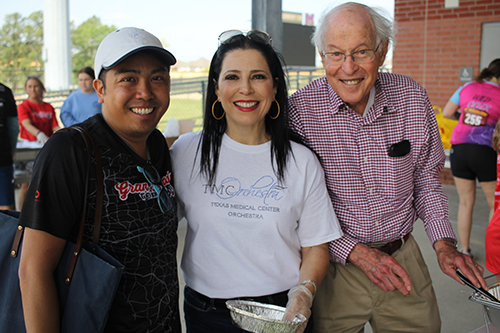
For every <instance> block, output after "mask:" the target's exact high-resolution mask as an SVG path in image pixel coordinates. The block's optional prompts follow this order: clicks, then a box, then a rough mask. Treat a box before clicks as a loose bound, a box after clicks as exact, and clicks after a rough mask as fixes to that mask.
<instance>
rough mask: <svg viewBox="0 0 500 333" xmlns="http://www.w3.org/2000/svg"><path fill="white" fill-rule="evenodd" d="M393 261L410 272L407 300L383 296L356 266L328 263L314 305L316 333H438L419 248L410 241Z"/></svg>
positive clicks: (438, 323)
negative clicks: (366, 330)
mask: <svg viewBox="0 0 500 333" xmlns="http://www.w3.org/2000/svg"><path fill="white" fill-rule="evenodd" d="M392 256H393V258H394V259H396V260H397V261H398V263H399V264H400V265H401V266H402V267H403V268H404V269H405V270H406V271H407V272H408V274H409V275H410V279H411V282H412V285H413V289H412V290H411V292H410V296H408V297H404V296H403V295H402V294H401V293H400V292H399V291H389V292H384V291H382V289H380V288H379V287H377V286H376V285H375V284H374V283H373V282H371V281H370V279H368V277H367V276H366V275H365V274H364V273H363V271H361V269H359V268H358V267H356V266H355V265H352V264H349V265H346V266H343V265H341V264H339V263H330V267H329V268H328V272H327V274H326V276H325V279H324V280H323V282H322V283H321V285H320V286H319V288H318V291H317V293H316V297H315V300H314V304H313V316H314V332H315V333H327V332H336V333H337V332H349V333H351V332H353V333H354V332H363V331H364V326H365V324H366V322H370V325H371V326H372V328H373V331H374V332H381V333H389V332H395V333H401V332H415V333H430V332H439V331H440V328H441V319H440V316H439V310H438V305H437V301H436V296H435V294H434V289H433V288H432V281H431V277H430V275H429V271H428V269H427V266H426V264H425V262H424V259H423V257H422V253H421V252H420V249H419V247H418V245H417V242H416V241H415V239H414V238H413V236H410V238H409V239H408V241H407V242H406V243H405V244H404V245H403V246H402V247H401V248H400V249H399V250H398V251H396V252H394V253H393V254H392Z"/></svg>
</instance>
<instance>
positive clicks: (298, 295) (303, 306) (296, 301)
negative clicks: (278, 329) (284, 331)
mask: <svg viewBox="0 0 500 333" xmlns="http://www.w3.org/2000/svg"><path fill="white" fill-rule="evenodd" d="M312 302H313V295H312V293H311V292H310V291H309V289H307V288H306V286H304V285H298V286H295V287H293V288H292V289H290V291H289V292H288V302H287V303H286V310H285V315H284V316H283V320H292V319H293V318H294V317H295V316H296V315H297V314H298V313H301V314H302V315H304V316H305V317H306V318H307V320H309V317H310V316H311V307H312ZM306 326H307V321H306V322H305V323H304V324H302V325H300V326H299V328H298V329H297V331H296V333H302V332H304V330H305V329H306Z"/></svg>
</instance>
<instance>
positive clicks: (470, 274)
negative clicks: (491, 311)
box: [434, 239, 488, 288]
mask: <svg viewBox="0 0 500 333" xmlns="http://www.w3.org/2000/svg"><path fill="white" fill-rule="evenodd" d="M434 250H435V251H436V255H437V260H438V263H439V267H441V270H442V271H443V273H445V274H446V275H449V276H451V277H452V278H453V279H454V280H456V281H458V282H460V283H461V284H464V283H463V282H462V281H461V280H460V278H459V277H458V275H457V272H456V270H457V268H458V269H460V271H461V272H462V273H463V274H464V275H465V276H466V277H467V278H469V280H470V281H471V282H472V283H473V284H474V285H475V286H477V287H483V288H487V287H488V286H487V284H486V281H485V280H484V278H483V272H484V268H483V267H481V265H479V264H478V263H477V262H475V261H474V260H472V258H471V257H470V256H468V255H466V254H463V253H461V252H460V251H458V250H457V248H456V246H455V244H454V243H452V242H450V241H448V240H444V239H442V240H438V241H436V242H435V243H434Z"/></svg>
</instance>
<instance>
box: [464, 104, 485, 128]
mask: <svg viewBox="0 0 500 333" xmlns="http://www.w3.org/2000/svg"><path fill="white" fill-rule="evenodd" d="M463 112H464V115H463V118H462V122H463V123H464V124H466V125H469V126H484V125H485V124H486V120H487V119H488V112H485V111H481V110H477V109H473V108H465V109H464V111H463Z"/></svg>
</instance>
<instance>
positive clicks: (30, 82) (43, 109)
mask: <svg viewBox="0 0 500 333" xmlns="http://www.w3.org/2000/svg"><path fill="white" fill-rule="evenodd" d="M24 89H25V90H26V93H27V94H28V99H27V100H25V101H24V102H22V103H21V105H19V106H18V108H17V112H18V117H19V125H20V128H19V133H20V136H21V139H24V140H27V141H38V142H39V143H40V144H41V145H43V144H45V142H47V140H48V139H49V137H50V136H52V134H54V133H55V132H56V131H57V130H59V128H60V127H59V124H58V122H57V118H56V113H55V111H54V108H53V107H52V105H50V104H49V103H45V102H44V101H43V93H44V92H45V87H44V85H43V83H42V81H41V80H40V78H39V77H36V76H29V77H28V79H27V80H26V83H25V84H24ZM28 185H29V184H28V183H24V184H21V189H20V192H19V210H20V209H21V208H22V206H23V202H24V197H25V196H26V191H27V190H28Z"/></svg>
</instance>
